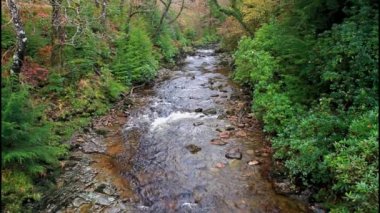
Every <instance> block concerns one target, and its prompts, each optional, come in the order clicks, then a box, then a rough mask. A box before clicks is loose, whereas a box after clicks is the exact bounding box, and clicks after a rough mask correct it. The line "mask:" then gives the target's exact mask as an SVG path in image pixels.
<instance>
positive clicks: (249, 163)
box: [248, 160, 260, 166]
mask: <svg viewBox="0 0 380 213" xmlns="http://www.w3.org/2000/svg"><path fill="white" fill-rule="evenodd" d="M259 164H260V162H259V161H257V160H251V161H249V162H248V165H250V166H255V165H259Z"/></svg>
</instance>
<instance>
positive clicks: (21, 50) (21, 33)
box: [7, 0, 27, 75]
mask: <svg viewBox="0 0 380 213" xmlns="http://www.w3.org/2000/svg"><path fill="white" fill-rule="evenodd" d="M7 5H8V8H9V11H10V13H11V17H12V22H13V25H14V28H15V31H16V37H17V44H16V51H15V53H14V54H13V63H12V67H11V70H10V71H11V74H13V73H15V74H17V75H18V74H19V73H20V71H21V67H22V63H23V60H24V56H25V49H26V41H27V37H26V35H25V30H24V27H23V25H22V22H21V18H20V13H19V10H18V8H17V4H16V2H15V1H14V0H7Z"/></svg>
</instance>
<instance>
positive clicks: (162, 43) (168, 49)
mask: <svg viewBox="0 0 380 213" xmlns="http://www.w3.org/2000/svg"><path fill="white" fill-rule="evenodd" d="M157 45H158V46H159V47H160V50H161V53H162V55H163V56H164V60H165V61H166V62H170V63H173V62H174V61H173V58H174V57H175V56H176V55H177V54H178V49H177V47H176V46H174V41H173V40H172V38H171V37H170V35H169V33H167V32H166V31H163V32H161V34H160V36H159V38H158V41H157Z"/></svg>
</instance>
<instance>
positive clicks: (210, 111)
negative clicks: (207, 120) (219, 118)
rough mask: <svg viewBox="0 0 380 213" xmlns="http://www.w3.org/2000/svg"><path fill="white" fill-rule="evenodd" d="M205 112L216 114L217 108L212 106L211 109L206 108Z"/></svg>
mask: <svg viewBox="0 0 380 213" xmlns="http://www.w3.org/2000/svg"><path fill="white" fill-rule="evenodd" d="M203 113H204V114H206V115H215V114H216V113H217V112H216V109H215V108H210V109H206V110H204V111H203Z"/></svg>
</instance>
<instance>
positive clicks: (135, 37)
mask: <svg viewBox="0 0 380 213" xmlns="http://www.w3.org/2000/svg"><path fill="white" fill-rule="evenodd" d="M157 67H158V62H157V60H156V59H155V58H154V55H153V44H152V42H151V40H150V38H149V36H148V34H147V32H146V31H145V30H144V29H143V28H139V27H132V29H131V31H130V33H129V37H128V39H125V37H123V36H122V38H120V39H119V40H118V42H117V57H116V59H115V62H114V65H113V66H112V72H113V73H114V75H115V77H116V78H117V79H118V80H119V81H121V82H122V83H123V84H124V85H129V84H130V83H142V82H146V81H149V80H151V79H152V78H153V77H154V76H155V74H156V69H157Z"/></svg>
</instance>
